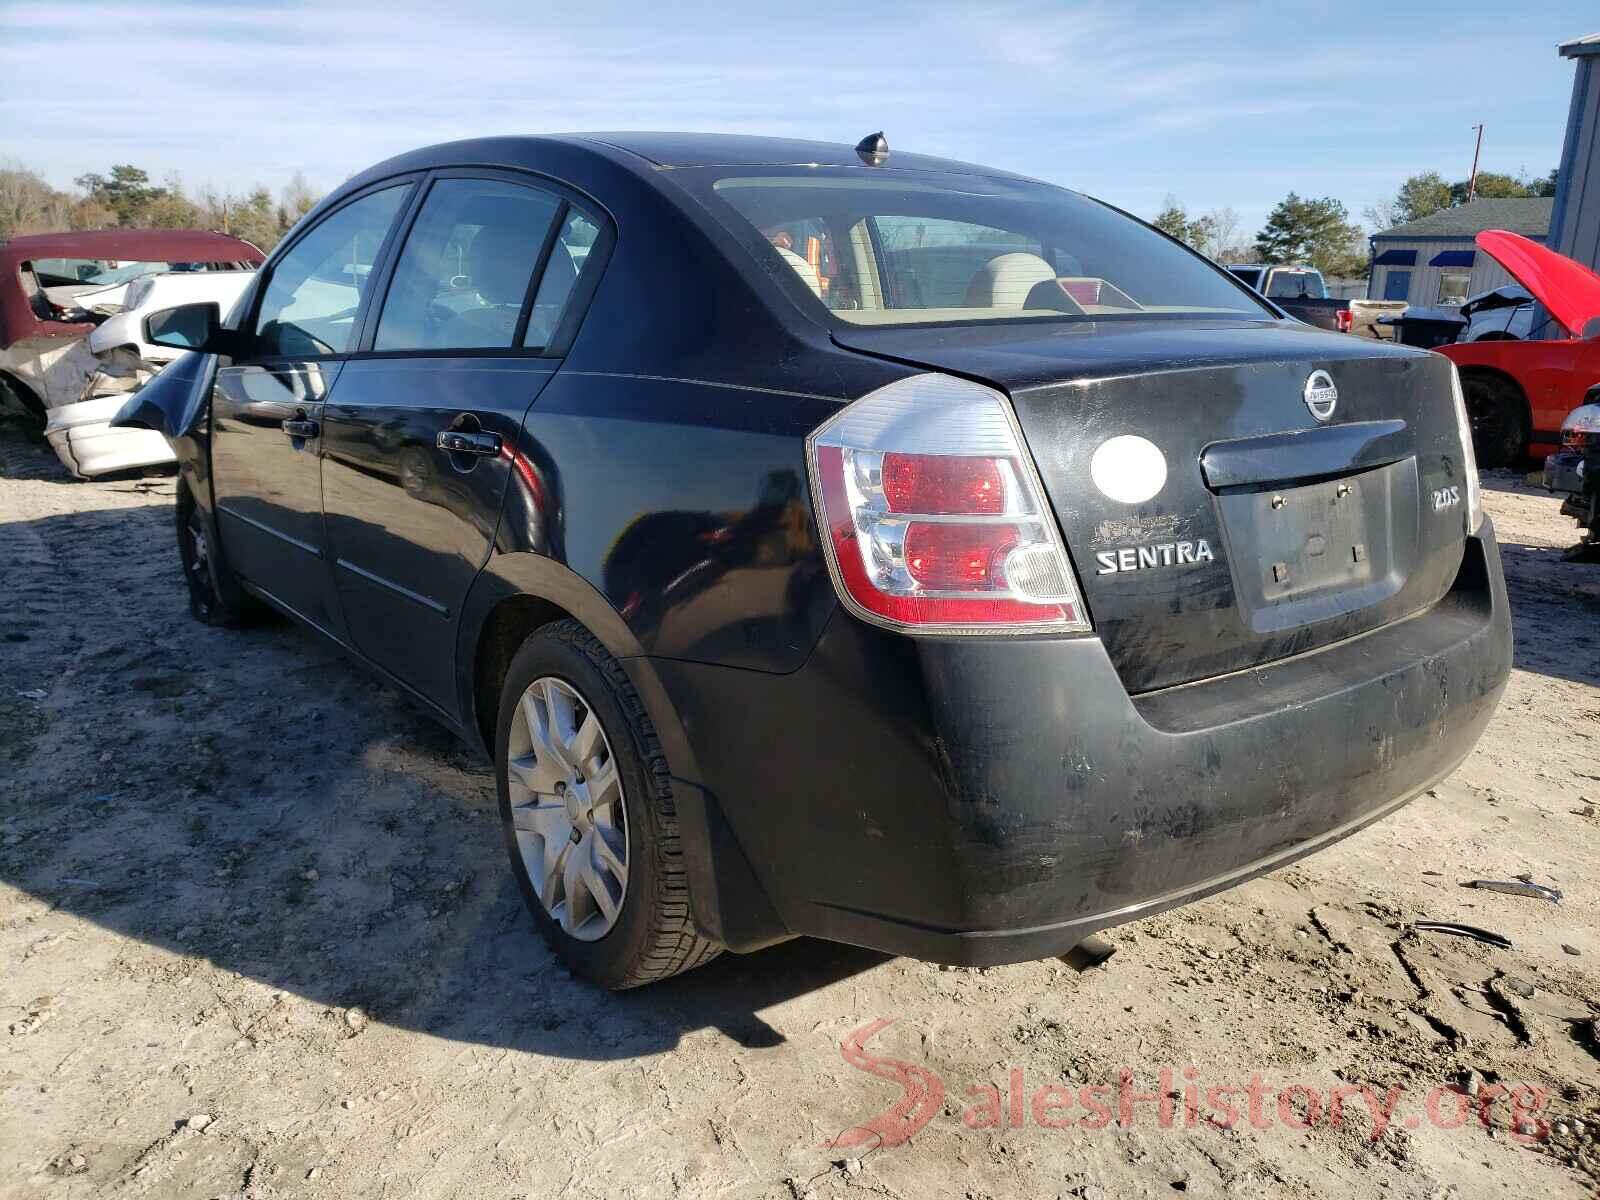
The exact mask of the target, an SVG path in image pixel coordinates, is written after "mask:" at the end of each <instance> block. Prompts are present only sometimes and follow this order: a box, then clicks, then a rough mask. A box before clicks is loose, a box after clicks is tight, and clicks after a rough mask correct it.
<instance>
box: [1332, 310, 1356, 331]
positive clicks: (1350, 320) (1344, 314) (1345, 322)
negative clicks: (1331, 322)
mask: <svg viewBox="0 0 1600 1200" xmlns="http://www.w3.org/2000/svg"><path fill="white" fill-rule="evenodd" d="M1334 319H1335V320H1336V321H1338V322H1339V332H1340V333H1349V332H1350V327H1351V325H1352V324H1354V322H1355V318H1354V317H1353V316H1352V315H1351V313H1350V310H1349V309H1348V308H1341V309H1340V310H1339V311H1338V312H1336V313H1335V314H1334Z"/></svg>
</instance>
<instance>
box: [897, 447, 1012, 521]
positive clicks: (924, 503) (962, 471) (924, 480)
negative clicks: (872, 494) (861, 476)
mask: <svg viewBox="0 0 1600 1200" xmlns="http://www.w3.org/2000/svg"><path fill="white" fill-rule="evenodd" d="M883 494H884V496H885V497H886V498H887V499H888V501H889V508H890V511H892V512H897V513H919V514H920V513H927V514H945V513H971V514H973V515H977V516H991V515H994V514H997V513H1002V512H1004V511H1005V507H1006V489H1005V478H1004V476H1003V475H1002V474H1001V467H1000V464H999V463H997V462H996V461H995V460H994V459H992V458H969V457H963V456H957V455H952V454H893V453H890V454H885V455H884V456H883Z"/></svg>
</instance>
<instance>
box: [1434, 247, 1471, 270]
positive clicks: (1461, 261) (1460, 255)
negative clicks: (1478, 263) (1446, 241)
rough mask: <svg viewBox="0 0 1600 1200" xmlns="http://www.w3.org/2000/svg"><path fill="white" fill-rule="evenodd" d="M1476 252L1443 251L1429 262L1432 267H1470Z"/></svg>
mask: <svg viewBox="0 0 1600 1200" xmlns="http://www.w3.org/2000/svg"><path fill="white" fill-rule="evenodd" d="M1477 256H1478V254H1477V251H1476V250H1441V251H1439V253H1437V254H1435V255H1434V256H1433V257H1432V258H1430V259H1429V260H1428V265H1429V266H1430V267H1470V266H1471V265H1472V262H1473V260H1474V259H1475V258H1477Z"/></svg>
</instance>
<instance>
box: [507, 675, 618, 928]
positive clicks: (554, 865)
mask: <svg viewBox="0 0 1600 1200" xmlns="http://www.w3.org/2000/svg"><path fill="white" fill-rule="evenodd" d="M506 770H507V776H508V778H507V782H508V784H509V790H510V799H511V825H512V828H513V830H514V831H515V834H516V842H517V849H518V851H519V853H520V854H521V855H522V865H523V867H524V869H526V871H527V872H528V879H529V881H530V882H531V883H532V884H533V890H534V894H535V895H537V896H538V897H539V903H540V904H541V905H543V907H544V910H545V912H546V913H548V914H549V915H550V918H551V919H552V920H553V921H555V922H556V923H557V924H558V925H560V926H561V928H562V930H563V931H564V932H566V933H567V934H569V935H570V936H572V937H574V938H577V939H578V940H579V941H585V942H592V941H598V940H599V939H600V938H603V937H604V936H605V935H606V934H608V933H610V932H611V930H612V928H613V927H615V925H616V923H617V919H618V917H619V916H620V915H621V913H622V905H623V901H624V900H625V898H626V896H627V891H628V826H627V812H626V809H625V807H624V804H623V795H622V778H621V776H620V775H619V774H618V772H617V763H616V759H615V758H614V757H613V756H612V753H611V743H610V742H609V741H608V740H607V738H606V733H605V730H604V729H602V728H601V727H600V717H599V715H598V714H597V713H596V712H595V711H594V709H593V707H592V706H591V705H590V704H589V702H588V701H587V700H585V699H584V697H583V694H582V693H581V692H579V691H578V689H577V688H575V687H573V686H572V684H570V683H568V682H567V681H566V680H564V679H558V678H556V677H555V676H551V675H546V676H543V677H541V678H539V679H535V680H534V681H533V682H532V683H531V684H529V685H528V688H527V690H526V691H524V692H523V693H522V698H521V699H520V700H519V701H518V702H517V712H516V715H515V716H514V717H513V718H512V722H511V733H510V743H509V745H508V746H507V755H506Z"/></svg>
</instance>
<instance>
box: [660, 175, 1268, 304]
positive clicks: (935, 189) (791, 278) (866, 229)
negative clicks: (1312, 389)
mask: <svg viewBox="0 0 1600 1200" xmlns="http://www.w3.org/2000/svg"><path fill="white" fill-rule="evenodd" d="M674 175H675V177H676V178H677V179H678V182H680V183H682V184H683V185H684V186H686V187H687V188H689V190H690V191H691V192H692V193H694V194H695V195H696V196H697V197H698V198H699V200H700V201H701V202H702V203H703V204H705V205H706V206H707V207H708V208H709V209H711V211H712V212H713V213H714V214H715V215H716V216H717V217H718V219H719V220H720V221H721V222H722V224H723V225H724V226H725V227H726V228H727V229H728V230H729V231H730V232H731V233H732V234H733V235H734V236H735V237H736V238H737V239H738V240H740V241H741V242H743V243H744V244H745V245H746V246H747V247H748V248H749V249H750V250H751V252H752V253H753V254H754V255H755V256H756V260H757V261H758V262H760V263H761V264H762V266H763V267H764V268H765V269H766V270H767V272H768V273H770V274H771V275H773V276H774V277H775V278H777V279H778V280H779V281H780V282H781V283H783V284H784V286H785V287H786V289H787V290H789V292H790V294H792V295H796V296H798V297H801V298H802V302H804V300H803V297H804V293H806V292H809V293H810V295H811V296H812V297H813V298H814V299H815V300H816V301H818V302H820V303H821V305H822V306H824V307H825V309H826V310H827V312H828V313H830V314H831V315H832V317H833V318H834V319H836V320H838V321H842V322H846V323H849V324H856V325H901V324H922V325H927V324H934V325H937V324H956V323H965V322H971V321H996V320H999V321H1004V320H1057V321H1060V320H1102V319H1108V318H1116V317H1134V316H1147V315H1151V314H1158V315H1174V314H1189V315H1204V316H1211V317H1222V318H1238V319H1259V318H1261V317H1262V316H1263V315H1267V314H1266V310H1265V309H1264V308H1263V306H1262V305H1261V304H1260V303H1259V302H1258V301H1256V300H1254V299H1252V297H1251V294H1250V293H1249V292H1247V291H1246V290H1245V289H1244V288H1242V287H1240V286H1239V285H1238V284H1237V283H1235V282H1234V281H1233V280H1232V278H1231V277H1230V276H1228V275H1227V274H1226V273H1224V272H1222V271H1219V270H1217V269H1215V268H1213V267H1211V266H1209V265H1208V264H1207V263H1206V262H1205V261H1204V260H1203V259H1200V258H1198V257H1197V256H1195V255H1194V254H1191V253H1190V252H1189V251H1187V250H1185V249H1183V248H1182V247H1180V246H1177V245H1175V244H1173V243H1172V242H1170V241H1168V240H1167V239H1166V238H1164V237H1162V236H1161V235H1160V234H1158V233H1156V232H1154V231H1153V230H1150V229H1148V228H1146V227H1145V226H1143V225H1141V224H1139V223H1138V222H1137V221H1134V220H1132V219H1131V218H1129V217H1126V216H1124V215H1122V214H1121V213H1118V212H1116V211H1115V210H1113V209H1110V208H1107V207H1106V206H1105V205H1102V204H1099V203H1097V202H1095V201H1093V200H1089V199H1087V198H1085V197H1083V196H1080V195H1078V194H1076V193H1074V192H1069V191H1066V190H1064V189H1061V188H1055V187H1050V186H1048V185H1046V184H1037V183H1028V182H1025V181H1014V180H1005V179H991V178H987V177H983V176H975V175H946V174H943V173H935V172H922V171H916V172H912V171H899V172H896V171H882V172H875V171H870V169H867V168H860V169H857V168H848V167H846V168H832V167H801V168H793V169H789V168H782V167H767V168H759V169H757V170H753V171H750V172H747V173H730V172H729V171H728V170H727V169H726V168H703V169H691V170H681V171H677V172H674ZM796 285H798V286H796Z"/></svg>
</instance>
